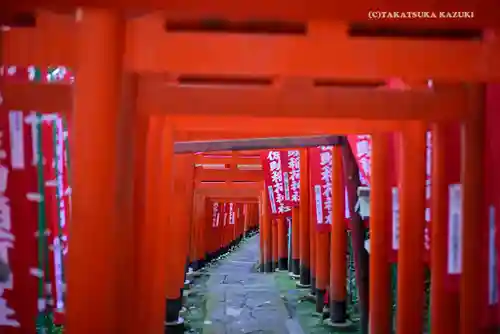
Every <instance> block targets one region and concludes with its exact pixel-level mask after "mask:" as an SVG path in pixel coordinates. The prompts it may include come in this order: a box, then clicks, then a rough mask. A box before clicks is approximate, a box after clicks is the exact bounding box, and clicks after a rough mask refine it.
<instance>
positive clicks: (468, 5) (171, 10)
mask: <svg viewBox="0 0 500 334" xmlns="http://www.w3.org/2000/svg"><path fill="white" fill-rule="evenodd" d="M40 5H41V2H40V1H39V0H23V1H18V2H7V3H5V4H4V5H3V8H2V10H3V11H5V12H11V11H13V10H14V9H16V8H19V7H21V6H22V8H23V9H24V8H26V7H28V6H31V7H34V8H39V7H40ZM43 5H44V6H47V7H50V8H57V9H58V11H64V12H67V13H72V12H74V11H75V9H76V8H78V7H81V6H89V7H102V8H123V9H126V10H129V11H130V8H133V9H136V8H141V9H148V8H150V9H156V10H162V11H164V12H165V14H166V15H167V16H168V17H171V18H200V17H201V18H226V19H248V20H255V18H263V19H269V18H272V19H274V20H293V21H297V20H299V21H302V20H308V19H326V20H338V21H369V16H368V11H369V10H370V8H380V9H382V10H385V11H398V12H408V11H414V10H415V9H416V8H418V9H420V10H425V11H429V12H436V13H438V12H439V11H449V10H455V11H457V10H462V11H473V12H474V14H475V15H474V19H472V20H470V19H469V20H466V19H465V20H457V19H454V20H453V19H449V20H447V19H443V18H441V19H440V20H418V19H415V20H404V21H403V20H400V21H403V22H401V23H399V24H406V25H419V26H436V25H438V26H439V25H444V24H447V25H452V26H453V25H455V26H456V25H478V24H483V25H484V26H492V25H494V24H495V23H497V22H498V21H499V20H500V16H499V13H498V11H497V9H498V7H497V6H498V2H496V1H495V0H481V1H479V0H469V1H468V0H455V1H454V2H451V1H440V2H436V1H433V0H420V1H416V0H413V1H411V0H410V1H408V2H400V1H398V0H374V1H371V2H370V4H369V5H367V4H366V3H365V2H351V3H345V2H342V1H329V2H323V1H321V0H309V1H307V0H295V1H286V0H256V1H251V2H243V3H238V2H234V1H231V0H213V1H211V2H210V3H207V2H205V1H202V0H173V1H162V0H44V2H43ZM405 21H409V22H405ZM411 21H414V22H411ZM440 21H444V22H443V23H441V22H440ZM457 21H458V22H457ZM467 21H472V22H467Z"/></svg>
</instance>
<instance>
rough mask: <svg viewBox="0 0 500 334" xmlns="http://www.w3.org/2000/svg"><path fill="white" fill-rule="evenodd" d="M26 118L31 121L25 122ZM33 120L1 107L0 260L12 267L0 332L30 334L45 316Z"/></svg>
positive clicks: (1, 298) (0, 299)
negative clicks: (42, 313)
mask: <svg viewBox="0 0 500 334" xmlns="http://www.w3.org/2000/svg"><path fill="white" fill-rule="evenodd" d="M30 116H31V117H30ZM36 120H37V117H36V115H35V114H34V113H33V114H25V113H23V112H22V111H16V110H5V109H3V110H1V105H0V145H1V146H0V256H1V257H2V258H3V260H4V261H6V262H7V263H8V264H9V266H10V267H11V271H12V274H11V276H10V279H9V281H8V282H6V283H0V332H1V333H3V334H21V333H34V332H35V327H36V319H37V314H38V311H40V312H44V311H45V298H44V289H45V286H44V284H43V281H42V279H43V275H44V272H43V267H41V266H40V265H41V264H40V260H42V259H38V258H37V254H39V251H37V245H38V240H39V239H40V238H43V237H44V236H43V235H42V236H40V235H39V233H38V231H37V222H38V221H39V217H38V209H39V207H38V206H39V204H38V203H39V202H40V200H41V196H40V193H39V192H38V189H37V188H38V187H37V163H38V157H39V152H38V146H37V144H36V140H37V138H38V134H37V131H38V125H37V121H36Z"/></svg>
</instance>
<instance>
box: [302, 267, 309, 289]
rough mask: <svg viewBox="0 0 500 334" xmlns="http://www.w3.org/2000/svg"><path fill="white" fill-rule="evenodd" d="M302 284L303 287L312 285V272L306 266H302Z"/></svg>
mask: <svg viewBox="0 0 500 334" xmlns="http://www.w3.org/2000/svg"><path fill="white" fill-rule="evenodd" d="M300 284H301V285H303V286H310V285H311V270H310V269H309V268H308V267H306V266H305V265H302V264H301V265H300Z"/></svg>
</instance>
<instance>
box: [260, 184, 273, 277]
mask: <svg viewBox="0 0 500 334" xmlns="http://www.w3.org/2000/svg"><path fill="white" fill-rule="evenodd" d="M268 200H269V199H268V198H267V195H266V194H265V193H264V196H262V202H263V203H262V233H263V237H264V272H266V273H270V272H272V271H273V243H272V227H271V217H270V213H269V207H268V203H267V201H268Z"/></svg>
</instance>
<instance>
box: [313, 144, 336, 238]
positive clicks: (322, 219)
mask: <svg viewBox="0 0 500 334" xmlns="http://www.w3.org/2000/svg"><path fill="white" fill-rule="evenodd" d="M332 154H333V146H319V147H311V148H309V171H310V177H311V195H312V200H313V203H314V209H313V217H314V219H315V221H316V226H317V229H318V231H319V232H329V231H330V230H331V225H332V167H333V165H332V163H333V160H332V157H333V155H332Z"/></svg>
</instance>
